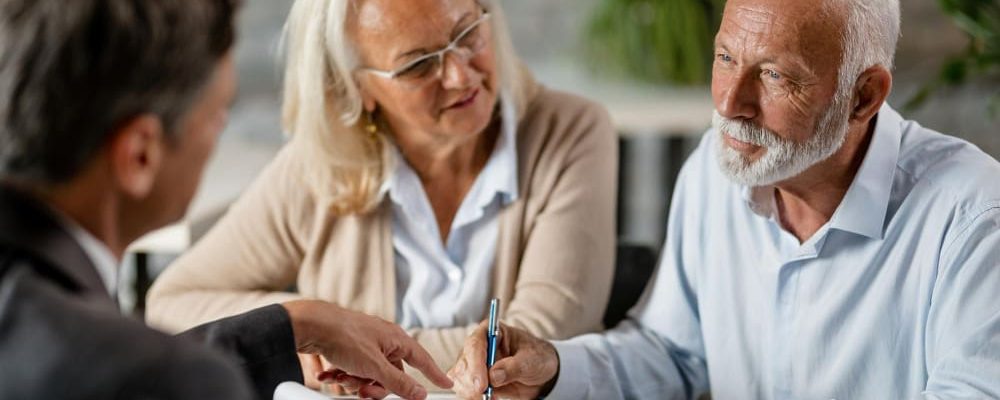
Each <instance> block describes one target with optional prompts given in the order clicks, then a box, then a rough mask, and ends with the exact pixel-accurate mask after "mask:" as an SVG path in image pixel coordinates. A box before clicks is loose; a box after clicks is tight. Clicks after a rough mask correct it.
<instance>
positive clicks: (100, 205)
mask: <svg viewBox="0 0 1000 400" xmlns="http://www.w3.org/2000/svg"><path fill="white" fill-rule="evenodd" d="M94 187H100V186H93V185H90V184H87V183H83V182H80V181H73V182H71V183H68V184H63V185H57V186H52V187H47V188H44V189H34V190H31V192H32V193H34V194H35V196H37V197H38V198H39V199H41V200H42V201H44V202H45V203H46V204H48V205H49V206H50V207H52V208H54V209H55V210H56V211H58V212H60V213H62V214H63V215H64V216H66V217H67V218H69V219H71V220H72V221H73V222H74V223H76V224H77V225H79V226H80V227H81V228H83V229H84V230H86V231H87V233H89V234H90V235H92V236H93V237H94V238H96V239H97V240H98V241H100V242H101V243H103V244H104V245H105V246H107V248H108V250H109V251H110V252H111V254H112V255H114V257H115V259H116V261H119V260H121V259H122V255H123V254H124V253H125V247H126V246H127V245H128V240H127V239H126V238H123V237H122V235H121V230H120V229H119V223H118V222H119V221H118V217H117V216H118V213H117V212H116V210H117V208H118V203H119V202H118V199H117V198H116V197H115V195H114V192H113V191H111V190H94Z"/></svg>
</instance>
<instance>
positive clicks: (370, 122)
mask: <svg viewBox="0 0 1000 400" xmlns="http://www.w3.org/2000/svg"><path fill="white" fill-rule="evenodd" d="M365 117H366V119H367V122H366V123H365V132H368V134H369V135H372V136H375V134H377V133H378V125H376V124H375V117H373V116H372V113H365Z"/></svg>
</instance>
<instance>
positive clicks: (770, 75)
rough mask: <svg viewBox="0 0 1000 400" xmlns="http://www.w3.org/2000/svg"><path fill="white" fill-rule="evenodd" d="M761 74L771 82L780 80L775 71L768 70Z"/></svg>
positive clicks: (779, 75)
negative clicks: (771, 80)
mask: <svg viewBox="0 0 1000 400" xmlns="http://www.w3.org/2000/svg"><path fill="white" fill-rule="evenodd" d="M761 74H762V75H764V77H767V78H770V79H773V80H780V79H781V74H779V73H777V72H775V71H772V70H769V69H765V70H764V71H762V72H761Z"/></svg>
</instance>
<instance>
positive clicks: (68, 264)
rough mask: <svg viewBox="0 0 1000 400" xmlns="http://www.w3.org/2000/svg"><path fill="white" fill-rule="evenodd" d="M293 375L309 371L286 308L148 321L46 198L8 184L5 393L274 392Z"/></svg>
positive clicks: (1, 275)
mask: <svg viewBox="0 0 1000 400" xmlns="http://www.w3.org/2000/svg"><path fill="white" fill-rule="evenodd" d="M199 342H200V343H199ZM202 343H208V344H209V345H210V346H211V347H215V349H214V350H213V349H209V348H207V347H205V346H204V345H203V344H202ZM241 367H242V368H241ZM289 380H292V381H299V382H301V381H302V372H301V369H300V367H299V362H298V358H297V356H296V354H295V344H294V338H293V336H292V329H291V324H290V321H289V319H288V314H287V312H285V309H284V308H283V307H281V306H278V305H274V306H270V307H265V308H261V309H259V310H255V311H251V312H249V313H247V314H243V315H239V316H235V317H231V318H227V319H223V320H220V321H217V322H214V323H210V324H206V325H203V326H201V327H198V328H195V329H193V330H191V331H189V332H186V333H184V334H182V335H180V336H179V337H173V336H168V335H165V334H163V333H160V332H157V331H154V330H152V329H149V328H147V327H146V326H145V325H143V324H142V323H141V322H139V321H137V320H133V319H131V318H127V317H124V316H122V315H121V314H120V313H119V310H118V307H117V305H116V304H115V302H114V301H113V300H112V299H111V298H110V297H109V296H108V292H107V290H106V289H105V287H104V285H103V283H102V282H101V280H100V278H99V276H98V274H97V271H96V269H95V267H94V266H93V265H92V264H91V262H90V259H89V258H88V257H87V255H86V253H84V251H83V249H82V248H81V247H80V246H79V245H78V244H77V243H76V241H75V240H74V239H73V238H72V237H71V236H70V235H69V234H68V233H67V232H66V231H64V230H63V228H62V227H61V226H60V225H59V223H58V222H57V220H56V219H55V217H54V216H53V214H52V212H51V211H50V210H49V209H48V208H47V207H46V206H45V205H43V204H41V203H39V202H37V201H35V200H32V199H31V198H29V197H28V196H25V195H23V194H20V193H18V192H16V191H14V190H12V189H10V188H6V187H3V186H0V399H249V398H254V397H260V398H267V399H270V398H271V396H272V393H273V392H274V388H275V386H277V384H278V383H280V382H282V381H289Z"/></svg>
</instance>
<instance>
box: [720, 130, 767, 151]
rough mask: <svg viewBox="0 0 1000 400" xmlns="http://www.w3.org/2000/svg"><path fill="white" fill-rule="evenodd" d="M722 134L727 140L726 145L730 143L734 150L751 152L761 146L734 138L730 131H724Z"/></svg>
mask: <svg viewBox="0 0 1000 400" xmlns="http://www.w3.org/2000/svg"><path fill="white" fill-rule="evenodd" d="M722 136H723V138H725V140H726V145H728V146H729V147H731V148H733V150H736V151H740V152H744V153H749V152H752V151H755V150H757V149H759V148H760V146H758V145H755V144H753V143H748V142H744V141H742V140H737V139H734V138H733V137H732V136H729V133H723V135H722Z"/></svg>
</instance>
